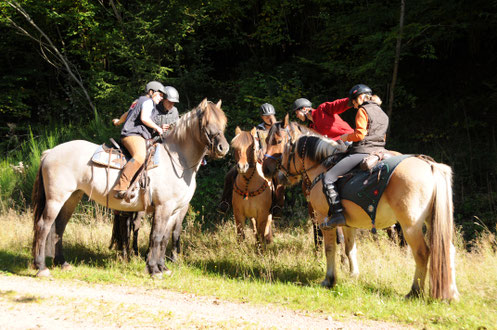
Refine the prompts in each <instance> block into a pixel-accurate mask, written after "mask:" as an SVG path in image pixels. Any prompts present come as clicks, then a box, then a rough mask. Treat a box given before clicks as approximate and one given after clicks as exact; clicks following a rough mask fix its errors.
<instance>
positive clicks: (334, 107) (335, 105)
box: [317, 97, 351, 115]
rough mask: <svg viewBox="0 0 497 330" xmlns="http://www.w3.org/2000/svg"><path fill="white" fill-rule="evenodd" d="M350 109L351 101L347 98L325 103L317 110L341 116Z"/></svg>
mask: <svg viewBox="0 0 497 330" xmlns="http://www.w3.org/2000/svg"><path fill="white" fill-rule="evenodd" d="M349 108H351V107H350V106H349V99H348V98H347V97H346V98H343V99H338V100H335V101H332V102H325V103H322V104H321V105H319V107H317V109H321V110H322V111H324V112H325V113H327V114H329V115H334V114H340V113H342V112H344V111H345V110H347V109H349Z"/></svg>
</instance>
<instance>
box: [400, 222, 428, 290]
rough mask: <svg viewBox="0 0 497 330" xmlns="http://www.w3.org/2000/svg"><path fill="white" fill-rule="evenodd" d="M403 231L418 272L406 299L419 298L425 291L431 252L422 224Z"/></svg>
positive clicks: (415, 272)
mask: <svg viewBox="0 0 497 330" xmlns="http://www.w3.org/2000/svg"><path fill="white" fill-rule="evenodd" d="M420 223H421V222H420ZM402 231H403V232H404V238H405V240H406V242H407V244H409V246H410V247H411V251H412V254H413V257H414V261H415V262H416V270H415V271H414V280H413V283H412V287H411V291H410V292H409V293H408V294H407V296H406V298H410V297H419V296H420V295H421V294H422V293H423V290H424V284H425V279H426V272H427V264H428V257H429V254H430V252H429V250H428V246H427V245H426V242H425V238H424V235H423V230H422V223H421V225H418V226H411V227H408V228H402Z"/></svg>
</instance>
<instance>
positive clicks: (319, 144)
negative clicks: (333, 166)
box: [297, 135, 340, 166]
mask: <svg viewBox="0 0 497 330" xmlns="http://www.w3.org/2000/svg"><path fill="white" fill-rule="evenodd" d="M304 146H305V151H304ZM338 152H340V148H338V143H337V142H335V141H333V140H332V139H329V138H326V137H324V136H316V135H304V136H301V137H299V138H298V140H297V153H298V155H299V156H302V153H305V154H304V158H308V159H310V160H311V161H313V162H322V161H325V163H324V164H323V165H325V166H327V165H328V164H326V161H328V159H329V157H330V156H333V155H335V154H337V153H338Z"/></svg>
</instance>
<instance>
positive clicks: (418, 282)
mask: <svg viewBox="0 0 497 330" xmlns="http://www.w3.org/2000/svg"><path fill="white" fill-rule="evenodd" d="M297 130H298V127H297V125H296V124H293V123H289V122H288V116H287V117H285V120H284V122H281V123H277V124H275V125H273V128H272V129H271V131H270V132H269V135H268V137H267V145H268V150H267V155H268V157H266V159H265V160H264V164H263V171H264V174H265V176H266V177H272V176H273V175H276V174H279V176H280V177H281V179H282V180H285V179H286V180H288V182H289V183H291V184H294V183H296V182H298V180H299V179H300V178H301V177H303V176H306V177H307V178H308V179H309V180H310V181H311V182H313V181H314V179H315V178H316V177H318V176H319V175H320V174H321V173H323V172H324V171H326V170H327V165H329V164H327V162H326V161H324V160H328V159H329V157H330V156H331V155H332V154H334V153H336V152H337V147H338V146H337V144H336V143H335V142H332V141H330V140H324V139H323V138H320V137H312V138H311V137H309V136H300V137H297V136H298V135H299V134H298V133H297ZM304 145H305V146H306V147H305V151H303V146H304ZM323 161H324V162H323ZM322 162H323V163H322ZM309 197H310V201H311V203H312V206H313V207H314V210H315V212H316V214H317V216H318V221H319V222H322V221H323V219H324V217H325V216H326V215H327V213H328V209H329V207H328V203H327V202H326V198H325V196H324V194H323V193H322V182H321V181H320V180H319V181H317V184H315V185H314V186H313V187H312V189H311V191H310V194H309ZM342 202H343V206H344V210H345V217H346V219H347V226H349V227H350V228H349V227H344V229H345V228H348V229H347V230H349V229H352V228H366V229H371V227H372V222H371V219H370V218H369V216H368V215H367V214H366V212H365V211H364V210H363V209H362V208H361V207H359V206H358V205H357V204H355V203H353V202H351V201H349V200H343V201H342ZM396 221H398V222H399V223H400V225H401V227H402V230H403V232H404V237H405V240H406V242H407V243H408V244H409V246H410V247H411V250H412V252H413V255H414V259H415V262H416V270H415V273H414V280H413V283H412V287H411V291H410V292H409V294H408V296H418V295H420V294H421V293H422V292H423V288H424V283H425V279H426V274H427V270H428V267H427V264H428V259H430V261H431V262H430V286H431V290H430V291H431V292H430V293H431V295H432V297H434V298H437V299H447V300H452V299H454V300H456V299H458V296H459V293H458V290H457V286H456V281H455V267H454V259H455V248H454V245H453V232H454V224H453V204H452V171H451V168H450V167H449V166H447V165H444V164H439V163H436V162H434V161H432V160H430V159H428V158H427V157H410V158H407V159H405V160H404V161H402V162H401V163H400V164H399V165H398V166H397V167H396V169H395V171H394V172H393V174H392V176H391V178H390V181H389V183H388V186H387V188H386V189H385V191H384V193H383V195H382V196H381V199H380V201H379V204H378V208H377V216H376V227H377V228H386V227H388V226H391V225H393V224H394V223H395V222H396ZM423 225H426V227H427V228H428V234H427V236H428V244H429V245H427V243H426V241H425V237H424V234H423ZM324 241H325V251H326V259H327V271H326V277H325V280H324V281H323V282H322V285H324V286H327V287H332V286H334V285H335V283H336V269H335V250H336V243H335V241H336V231H334V230H330V231H325V232H324Z"/></svg>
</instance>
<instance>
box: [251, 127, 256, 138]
mask: <svg viewBox="0 0 497 330" xmlns="http://www.w3.org/2000/svg"><path fill="white" fill-rule="evenodd" d="M250 134H252V136H253V137H255V136H256V135H257V128H255V127H253V128H252V130H251V131H250Z"/></svg>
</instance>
